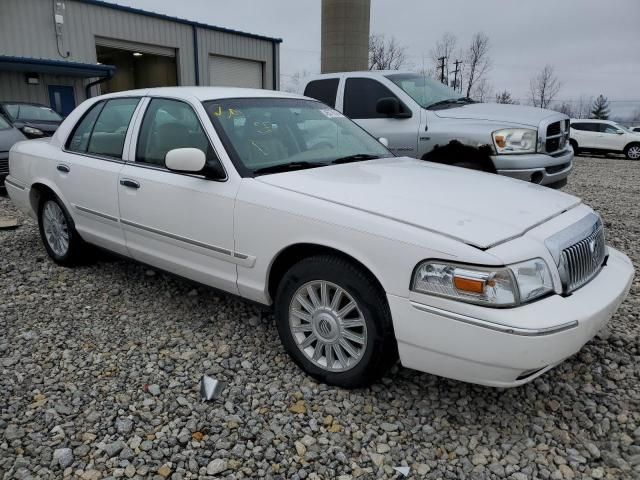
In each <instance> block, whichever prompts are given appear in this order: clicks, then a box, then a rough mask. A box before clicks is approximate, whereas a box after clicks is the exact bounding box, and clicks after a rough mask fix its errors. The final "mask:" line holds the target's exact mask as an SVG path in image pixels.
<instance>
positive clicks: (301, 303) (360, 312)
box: [275, 255, 398, 388]
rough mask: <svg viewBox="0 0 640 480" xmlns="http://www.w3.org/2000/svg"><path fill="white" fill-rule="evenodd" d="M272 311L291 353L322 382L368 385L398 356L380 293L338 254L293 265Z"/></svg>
mask: <svg viewBox="0 0 640 480" xmlns="http://www.w3.org/2000/svg"><path fill="white" fill-rule="evenodd" d="M275 316H276V323H277V327H278V333H279V335H280V340H281V341H282V343H283V345H284V347H285V349H286V350H287V352H288V353H289V355H290V356H291V357H292V358H293V360H294V361H295V362H296V363H297V364H298V365H299V366H300V367H301V368H302V369H303V370H304V371H305V372H307V373H308V374H309V375H311V376H312V377H314V378H316V379H318V380H319V381H321V382H324V383H327V384H330V385H336V386H340V387H344V388H356V387H361V386H366V385H369V384H371V383H372V382H374V381H375V380H377V379H378V378H379V377H381V376H382V375H383V374H384V373H385V372H386V371H387V369H388V368H389V367H390V366H391V365H393V363H395V361H396V359H397V355H398V354H397V344H396V340H395V335H394V333H393V327H392V322H391V314H390V311H389V306H388V305H387V303H386V300H385V295H384V292H381V291H380V287H379V286H378V285H377V284H376V283H375V281H374V280H373V279H372V278H371V277H370V275H368V274H367V272H365V271H363V270H362V269H361V268H359V267H357V266H356V265H354V264H352V263H350V262H348V261H346V260H344V259H341V258H339V257H337V256H332V255H320V256H315V257H310V258H307V259H305V260H302V261H300V262H299V263H297V264H295V265H294V266H293V267H291V269H290V270H289V271H288V272H287V273H286V274H285V276H284V278H283V280H282V282H280V285H279V287H278V292H277V294H276V302H275Z"/></svg>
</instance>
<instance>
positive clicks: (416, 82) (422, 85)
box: [387, 73, 465, 108]
mask: <svg viewBox="0 0 640 480" xmlns="http://www.w3.org/2000/svg"><path fill="white" fill-rule="evenodd" d="M387 78H388V79H389V80H391V81H392V82H393V83H395V84H396V85H397V86H398V87H400V88H401V89H402V90H404V91H405V93H406V94H407V95H409V96H410V97H411V98H413V99H414V100H415V101H416V102H418V104H419V105H420V106H421V107H422V108H429V107H430V106H432V105H434V104H436V103H437V104H438V105H447V104H450V105H451V106H459V103H460V102H462V100H465V99H464V98H461V95H460V93H459V92H456V91H455V90H454V89H452V88H450V87H448V86H446V85H444V84H442V83H440V82H438V81H436V80H433V79H431V78H427V77H423V76H421V75H417V74H412V73H394V74H391V75H387Z"/></svg>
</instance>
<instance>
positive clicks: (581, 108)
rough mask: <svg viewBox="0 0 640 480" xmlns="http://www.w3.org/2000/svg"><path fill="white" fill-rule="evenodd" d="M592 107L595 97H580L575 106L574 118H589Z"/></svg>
mask: <svg viewBox="0 0 640 480" xmlns="http://www.w3.org/2000/svg"><path fill="white" fill-rule="evenodd" d="M592 105H593V97H587V96H586V95H580V98H578V100H576V101H575V102H574V105H573V118H589V116H590V115H591V106H592Z"/></svg>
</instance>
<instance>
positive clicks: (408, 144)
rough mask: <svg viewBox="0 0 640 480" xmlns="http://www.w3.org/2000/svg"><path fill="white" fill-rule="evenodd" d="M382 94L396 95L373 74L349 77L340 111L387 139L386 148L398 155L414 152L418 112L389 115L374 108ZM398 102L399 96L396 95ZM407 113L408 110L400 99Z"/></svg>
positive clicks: (374, 134)
mask: <svg viewBox="0 0 640 480" xmlns="http://www.w3.org/2000/svg"><path fill="white" fill-rule="evenodd" d="M381 98H397V97H396V95H395V94H394V93H393V92H392V91H391V90H389V89H388V88H387V87H386V86H384V85H383V84H382V83H380V82H378V81H377V80H374V79H372V78H348V79H347V81H346V82H345V87H344V102H343V107H342V109H343V113H344V114H345V115H346V116H347V117H349V118H350V119H351V120H353V121H355V122H356V123H357V124H358V125H360V126H361V127H362V128H364V129H365V130H366V131H367V132H369V133H370V134H371V135H373V136H374V137H376V138H381V137H384V138H386V139H387V140H388V141H389V150H391V151H392V152H393V153H394V154H396V155H398V156H408V157H416V156H417V146H418V129H419V123H420V115H419V114H413V116H412V117H411V118H390V117H388V116H387V115H383V114H380V113H378V112H377V111H376V105H377V103H378V100H380V99H381ZM398 101H399V102H400V99H398ZM400 104H401V108H402V109H403V110H405V111H406V112H407V113H410V112H411V111H410V110H409V109H408V107H407V106H405V105H403V104H402V102H400Z"/></svg>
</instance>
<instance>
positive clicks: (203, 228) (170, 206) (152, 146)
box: [118, 98, 246, 293]
mask: <svg viewBox="0 0 640 480" xmlns="http://www.w3.org/2000/svg"><path fill="white" fill-rule="evenodd" d="M145 104H146V109H145V112H144V115H140V118H139V119H138V122H137V123H138V124H139V127H138V126H137V125H136V131H137V132H138V133H137V134H136V137H137V138H136V139H135V142H132V145H131V159H132V160H133V161H131V162H128V163H127V165H126V166H125V167H124V168H123V169H122V171H121V172H120V178H119V184H118V189H119V198H120V216H121V220H120V221H121V223H122V228H123V229H124V232H125V237H126V242H127V248H128V250H129V252H130V254H131V256H133V257H134V258H135V259H137V260H139V261H141V262H144V263H147V264H150V265H154V266H156V267H159V268H162V269H164V270H168V271H170V272H174V273H176V274H178V275H182V276H184V277H187V278H191V279H193V280H196V281H198V282H201V283H205V284H207V285H211V286H213V287H216V288H220V289H222V290H226V291H229V292H234V293H236V292H237V286H236V276H237V272H236V263H239V262H242V261H246V256H245V257H244V258H240V257H238V255H237V254H236V253H235V252H234V238H233V207H234V203H235V195H236V192H237V189H238V186H239V182H238V181H233V180H230V179H227V180H226V181H213V180H209V179H206V178H204V176H202V175H195V174H182V173H176V172H172V171H169V170H168V169H167V168H166V167H165V156H166V154H167V152H168V151H170V150H172V149H174V148H185V147H192V148H198V149H200V150H202V151H204V152H205V155H206V157H207V161H208V162H219V160H218V159H217V155H216V153H215V151H214V149H213V146H212V143H211V140H210V139H209V137H208V135H207V133H206V129H205V128H204V127H203V123H202V122H208V121H209V120H208V119H207V118H206V112H205V111H204V108H203V107H202V105H199V110H201V117H199V114H198V113H196V105H195V104H193V105H192V104H190V103H187V102H185V101H182V100H178V99H171V98H152V99H146V100H145ZM201 119H202V120H201Z"/></svg>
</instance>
